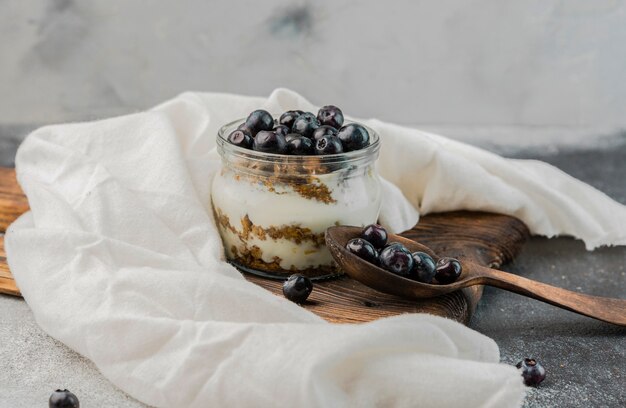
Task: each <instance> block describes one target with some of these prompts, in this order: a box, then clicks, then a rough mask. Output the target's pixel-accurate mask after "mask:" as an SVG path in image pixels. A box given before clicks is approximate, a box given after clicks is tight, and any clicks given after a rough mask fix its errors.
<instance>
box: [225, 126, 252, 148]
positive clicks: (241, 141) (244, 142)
mask: <svg viewBox="0 0 626 408" xmlns="http://www.w3.org/2000/svg"><path fill="white" fill-rule="evenodd" d="M228 142H229V143H231V144H234V145H235V146H239V147H243V148H244V149H250V148H251V147H252V142H253V139H252V135H250V133H248V132H247V131H245V130H241V129H237V130H234V131H232V132H231V133H230V135H228Z"/></svg>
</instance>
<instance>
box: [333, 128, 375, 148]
mask: <svg viewBox="0 0 626 408" xmlns="http://www.w3.org/2000/svg"><path fill="white" fill-rule="evenodd" d="M337 137H338V138H339V140H341V143H342V144H343V150H344V151H346V152H350V151H352V150H359V149H362V148H364V147H365V146H367V145H368V144H369V143H370V134H369V133H368V131H367V129H365V128H364V127H363V126H361V125H359V124H358V123H350V124H349V125H346V126H344V127H342V128H341V129H339V131H338V132H337Z"/></svg>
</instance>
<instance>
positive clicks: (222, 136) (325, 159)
mask: <svg viewBox="0 0 626 408" xmlns="http://www.w3.org/2000/svg"><path fill="white" fill-rule="evenodd" d="M272 116H276V115H272ZM245 120H246V118H240V119H237V120H234V121H232V122H229V123H227V124H225V125H223V126H222V127H221V128H220V129H219V130H218V132H217V139H216V140H217V145H218V147H219V148H220V150H222V149H227V150H228V153H231V154H234V155H236V156H240V157H245V158H246V159H249V160H256V161H264V162H289V163H306V162H309V161H312V162H313V161H314V162H316V163H319V164H330V163H339V162H341V163H348V162H353V161H359V160H363V159H367V158H373V159H374V160H375V158H376V157H377V153H378V151H379V149H380V136H379V135H378V133H377V132H376V131H375V130H373V129H372V128H370V127H369V126H366V125H364V124H362V123H360V122H355V121H351V120H346V121H345V123H358V124H359V125H361V126H363V127H364V128H365V129H366V130H367V132H368V133H369V135H370V144H369V145H367V146H366V147H364V148H363V149H359V150H352V151H350V152H343V153H335V154H326V155H290V154H279V153H267V152H259V151H257V150H252V149H246V148H243V147H240V146H235V145H234V144H232V143H229V142H228V140H227V137H228V135H229V134H230V132H232V131H234V130H235V129H236V128H237V126H239V125H241V124H242V123H244V122H245ZM220 154H223V153H222V151H220Z"/></svg>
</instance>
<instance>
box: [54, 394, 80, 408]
mask: <svg viewBox="0 0 626 408" xmlns="http://www.w3.org/2000/svg"><path fill="white" fill-rule="evenodd" d="M48 407H49V408H80V402H79V401H78V398H77V397H76V395H74V394H73V393H71V392H70V391H68V390H56V391H55V392H53V393H52V395H50V399H49V400H48Z"/></svg>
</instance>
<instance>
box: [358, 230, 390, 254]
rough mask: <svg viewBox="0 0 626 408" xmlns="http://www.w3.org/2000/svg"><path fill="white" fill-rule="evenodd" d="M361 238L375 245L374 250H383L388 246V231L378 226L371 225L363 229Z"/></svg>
mask: <svg viewBox="0 0 626 408" xmlns="http://www.w3.org/2000/svg"><path fill="white" fill-rule="evenodd" d="M361 238H363V239H364V240H366V241H368V242H369V243H370V244H372V245H374V248H382V247H384V246H385V245H386V244H387V230H385V229H384V228H383V227H381V226H380V225H378V224H371V225H368V226H366V227H365V228H363V232H362V233H361Z"/></svg>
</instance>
